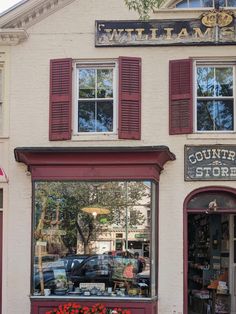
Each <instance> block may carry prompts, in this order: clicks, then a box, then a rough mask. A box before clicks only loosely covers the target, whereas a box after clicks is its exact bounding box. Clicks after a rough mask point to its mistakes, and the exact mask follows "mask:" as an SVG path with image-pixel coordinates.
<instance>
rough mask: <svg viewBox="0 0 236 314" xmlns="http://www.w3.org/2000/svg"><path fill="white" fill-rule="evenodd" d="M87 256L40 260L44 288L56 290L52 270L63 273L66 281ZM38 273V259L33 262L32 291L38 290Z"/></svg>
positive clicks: (45, 257)
mask: <svg viewBox="0 0 236 314" xmlns="http://www.w3.org/2000/svg"><path fill="white" fill-rule="evenodd" d="M88 257H89V255H68V256H65V257H61V258H59V259H58V257H56V258H55V257H54V258H53V257H50V258H49V257H48V256H44V257H43V258H42V270H43V282H44V288H49V289H51V290H52V291H53V290H54V289H55V288H56V284H55V276H54V270H61V271H62V272H63V271H64V272H65V275H66V277H67V280H69V278H70V273H71V271H72V269H73V268H76V267H78V265H80V264H81V263H82V262H83V261H84V260H85V259H87V258H88ZM40 277H41V275H40V272H39V267H38V258H37V259H36V260H35V265H34V282H33V286H34V289H36V290H37V289H39V290H40Z"/></svg>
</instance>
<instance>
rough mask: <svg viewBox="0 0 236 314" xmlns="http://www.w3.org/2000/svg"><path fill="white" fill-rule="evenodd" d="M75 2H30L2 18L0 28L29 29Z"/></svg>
mask: <svg viewBox="0 0 236 314" xmlns="http://www.w3.org/2000/svg"><path fill="white" fill-rule="evenodd" d="M73 1H74V0H29V1H26V2H25V3H23V4H22V5H20V6H19V7H16V8H14V9H13V10H10V11H8V12H7V13H6V14H4V15H3V16H1V17H0V28H2V29H5V28H8V29H9V28H11V29H12V28H14V29H16V28H17V29H27V28H29V27H30V26H32V25H34V24H36V23H38V22H39V21H41V20H43V19H44V18H45V17H47V16H49V15H50V14H52V13H54V12H56V11H58V10H60V9H61V8H63V7H65V6H67V5H68V4H70V3H72V2H73Z"/></svg>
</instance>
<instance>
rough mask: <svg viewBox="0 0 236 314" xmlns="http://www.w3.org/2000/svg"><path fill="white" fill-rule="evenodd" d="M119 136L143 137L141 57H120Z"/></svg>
mask: <svg viewBox="0 0 236 314" xmlns="http://www.w3.org/2000/svg"><path fill="white" fill-rule="evenodd" d="M118 133H119V138H121V139H132V140H139V139H140V138H141V59H140V58H133V57H120V58H119V132H118Z"/></svg>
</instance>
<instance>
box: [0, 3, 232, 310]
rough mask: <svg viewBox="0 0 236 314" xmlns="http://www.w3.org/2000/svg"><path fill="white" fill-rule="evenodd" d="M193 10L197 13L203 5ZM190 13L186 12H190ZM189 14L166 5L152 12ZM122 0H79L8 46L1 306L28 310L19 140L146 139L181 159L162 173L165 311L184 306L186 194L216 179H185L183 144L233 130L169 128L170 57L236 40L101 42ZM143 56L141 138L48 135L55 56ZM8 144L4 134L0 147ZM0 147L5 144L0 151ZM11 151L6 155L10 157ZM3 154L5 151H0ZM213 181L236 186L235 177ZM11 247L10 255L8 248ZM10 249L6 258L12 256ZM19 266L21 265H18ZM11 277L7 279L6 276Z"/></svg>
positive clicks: (123, 14) (26, 201)
mask: <svg viewBox="0 0 236 314" xmlns="http://www.w3.org/2000/svg"><path fill="white" fill-rule="evenodd" d="M190 15H192V16H193V17H194V16H199V13H197V14H194V13H191V14H190ZM190 15H188V16H187V17H190ZM159 17H160V18H176V17H178V18H181V17H182V18H183V17H186V15H185V13H183V12H180V13H179V14H177V13H174V14H170V13H165V12H162V13H160V14H158V13H157V14H155V15H153V18H159ZM137 18H138V17H137V15H136V14H135V13H133V12H130V11H128V9H127V8H126V7H125V6H124V4H123V1H122V0H107V1H105V0H90V1H87V0H75V1H74V2H73V3H71V4H69V5H68V6H66V7H64V8H63V9H61V10H60V11H58V12H56V13H54V14H52V15H50V16H48V17H46V18H45V19H43V20H42V21H41V22H39V23H37V24H36V25H33V26H31V27H30V28H29V29H27V32H28V34H29V38H28V40H26V41H24V42H22V43H21V44H19V45H16V46H12V47H11V48H10V71H9V77H10V87H9V90H10V92H9V94H8V96H9V105H10V128H9V130H10V132H9V135H10V142H9V160H8V162H9V170H8V175H9V202H8V204H7V205H6V208H4V209H6V213H5V216H4V234H5V240H4V261H5V262H4V271H3V273H4V296H3V306H4V311H3V314H10V313H11V314H27V313H30V301H29V293H30V254H31V252H30V248H31V178H30V176H29V175H28V172H27V169H26V167H25V166H24V165H22V164H19V163H17V162H16V161H15V159H14V155H13V150H14V148H15V147H23V146H24V147H32V146H51V147H52V146H76V147H82V146H99V145H101V146H135V145H137V146H142V145H166V146H168V147H169V148H170V150H171V151H172V152H173V153H174V154H176V160H175V161H173V162H168V163H167V164H166V165H165V169H164V170H163V172H162V174H161V177H160V201H159V208H160V213H159V217H160V221H159V235H160V241H159V282H158V286H159V288H158V289H159V313H160V314H167V313H173V309H174V306H176V309H177V313H178V314H180V313H183V201H184V199H185V197H186V196H187V195H188V194H189V193H190V192H191V191H192V190H194V189H196V188H198V187H200V186H210V185H212V183H211V182H203V183H199V182H184V145H185V144H188V145H190V144H195V145H197V144H218V143H223V142H225V143H227V144H231V143H232V144H235V135H224V136H214V135H213V136H211V137H209V136H204V135H201V136H200V135H197V136H196V135H191V136H185V135H179V136H169V135H168V117H169V106H168V93H169V91H168V85H169V82H168V79H169V73H168V63H169V60H172V59H183V58H188V57H195V58H200V57H220V58H223V57H231V56H235V46H227V48H225V47H174V48H173V47H132V48H129V47H126V48H122V47H117V48H95V47H94V29H95V26H94V24H95V20H119V19H122V20H131V19H137ZM118 56H138V57H141V58H142V139H141V141H121V140H110V139H109V138H108V137H106V139H105V140H104V139H101V138H97V139H96V140H93V139H91V140H88V139H87V138H86V140H81V139H80V140H79V139H76V140H73V141H66V142H49V141H48V120H49V105H48V104H49V60H50V59H54V58H64V57H71V58H73V59H94V58H96V59H97V58H102V59H104V58H105V59H106V58H117V57H118ZM6 145H7V146H8V144H6V143H5V142H4V143H2V142H1V141H0V149H2V147H3V146H4V150H6V149H7V151H8V148H5V146H6ZM0 152H2V150H1V151H0ZM4 158H5V157H4ZM0 161H1V157H0ZM214 185H225V186H226V185H227V186H232V187H236V183H234V182H219V183H214ZM5 254H6V255H5ZM6 256H7V263H6ZM18 264H19V265H20V270H21V271H18V270H17V265H18ZM6 278H7V282H6Z"/></svg>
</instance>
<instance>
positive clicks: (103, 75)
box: [97, 69, 113, 98]
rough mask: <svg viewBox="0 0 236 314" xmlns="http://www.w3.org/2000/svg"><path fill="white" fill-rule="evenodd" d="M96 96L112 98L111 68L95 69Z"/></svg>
mask: <svg viewBox="0 0 236 314" xmlns="http://www.w3.org/2000/svg"><path fill="white" fill-rule="evenodd" d="M97 80H98V81H97V97H98V98H112V97H113V70H112V69H98V70H97Z"/></svg>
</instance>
